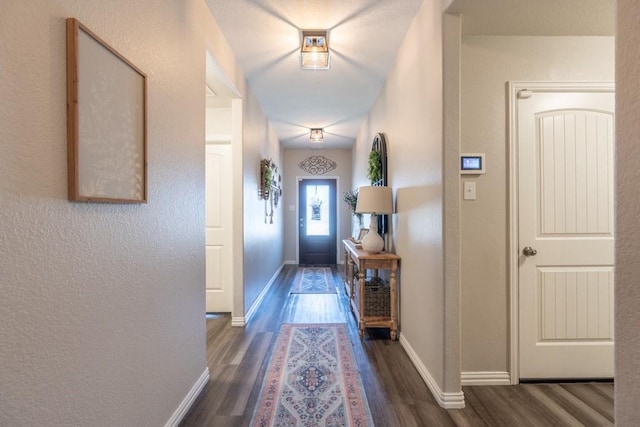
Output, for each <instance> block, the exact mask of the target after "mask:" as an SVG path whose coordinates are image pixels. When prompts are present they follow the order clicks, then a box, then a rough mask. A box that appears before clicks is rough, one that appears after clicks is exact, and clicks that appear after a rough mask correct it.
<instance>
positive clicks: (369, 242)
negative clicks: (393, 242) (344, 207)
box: [362, 214, 384, 253]
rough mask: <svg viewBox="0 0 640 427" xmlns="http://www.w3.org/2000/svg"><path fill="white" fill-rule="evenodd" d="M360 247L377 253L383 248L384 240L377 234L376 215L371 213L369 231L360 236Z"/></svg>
mask: <svg viewBox="0 0 640 427" xmlns="http://www.w3.org/2000/svg"><path fill="white" fill-rule="evenodd" d="M362 249H364V250H365V251H367V252H373V253H378V252H382V250H383V249H384V240H383V239H382V237H381V236H380V235H379V234H378V216H377V215H375V214H371V224H370V225H369V232H368V233H367V234H366V235H365V236H364V237H363V238H362Z"/></svg>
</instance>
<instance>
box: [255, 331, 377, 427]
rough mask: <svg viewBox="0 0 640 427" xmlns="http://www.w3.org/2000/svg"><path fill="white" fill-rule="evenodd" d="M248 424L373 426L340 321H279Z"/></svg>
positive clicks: (307, 426) (347, 339) (268, 425)
mask: <svg viewBox="0 0 640 427" xmlns="http://www.w3.org/2000/svg"><path fill="white" fill-rule="evenodd" d="M251 425H252V426H261V427H272V426H299V427H316V426H358V427H365V426H373V420H372V418H371V412H370V410H369V405H368V403H367V398H366V396H365V394H364V389H363V387H362V383H361V381H360V375H359V374H358V371H357V367H356V364H355V361H354V358H353V352H352V350H351V342H350V341H349V335H348V333H347V327H346V325H345V324H316V325H309V324H307V325H302V324H284V325H282V327H281V328H280V335H279V336H278V342H277V343H276V347H275V349H274V352H273V356H272V357H271V362H270V363H269V368H268V369H267V373H266V375H265V378H264V383H263V384H262V390H261V392H260V398H259V399H258V406H257V407H256V411H255V413H254V415H253V420H252V422H251Z"/></svg>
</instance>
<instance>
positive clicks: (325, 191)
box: [298, 179, 337, 264]
mask: <svg viewBox="0 0 640 427" xmlns="http://www.w3.org/2000/svg"><path fill="white" fill-rule="evenodd" d="M298 201H299V202H298V205H299V206H298V226H299V238H298V243H299V244H298V252H299V257H300V261H299V262H300V264H335V263H336V252H337V245H336V180H335V179H300V180H299V182H298Z"/></svg>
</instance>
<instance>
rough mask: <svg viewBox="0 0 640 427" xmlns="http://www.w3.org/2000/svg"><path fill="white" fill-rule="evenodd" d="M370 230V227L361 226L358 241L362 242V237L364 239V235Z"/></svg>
mask: <svg viewBox="0 0 640 427" xmlns="http://www.w3.org/2000/svg"><path fill="white" fill-rule="evenodd" d="M368 232H369V229H368V228H361V229H360V232H358V242H362V239H364V236H366V235H367V233H368Z"/></svg>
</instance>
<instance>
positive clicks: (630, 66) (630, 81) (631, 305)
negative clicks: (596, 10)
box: [615, 0, 640, 426]
mask: <svg viewBox="0 0 640 427" xmlns="http://www.w3.org/2000/svg"><path fill="white" fill-rule="evenodd" d="M616 4H617V25H616V28H617V29H616V32H617V34H616V61H617V63H616V168H617V173H616V295H615V297H616V303H615V304H616V324H615V326H616V327H615V329H616V338H615V339H616V394H615V402H616V406H615V407H616V413H615V419H616V425H618V426H635V425H638V420H639V419H640V405H638V399H640V357H638V354H639V353H640V286H639V285H640V263H639V262H638V254H639V253H640V220H639V219H640V214H639V212H640V191H638V182H640V168H639V167H638V165H639V164H640V144H638V141H640V97H639V96H638V94H640V80H639V79H638V76H639V75H640V31H639V30H638V22H640V4H639V3H638V2H637V1H636V0H617V2H616Z"/></svg>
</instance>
